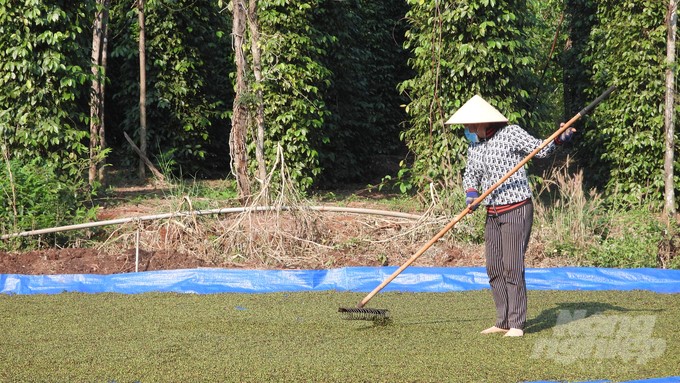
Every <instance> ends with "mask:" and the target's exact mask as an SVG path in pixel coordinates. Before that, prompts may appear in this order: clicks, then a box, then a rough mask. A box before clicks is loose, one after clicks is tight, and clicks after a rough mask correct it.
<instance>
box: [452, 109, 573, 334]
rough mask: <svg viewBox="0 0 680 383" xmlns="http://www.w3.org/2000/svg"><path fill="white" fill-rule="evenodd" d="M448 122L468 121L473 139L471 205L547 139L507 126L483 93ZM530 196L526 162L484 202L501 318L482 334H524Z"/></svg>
mask: <svg viewBox="0 0 680 383" xmlns="http://www.w3.org/2000/svg"><path fill="white" fill-rule="evenodd" d="M446 123H447V124H462V125H464V127H465V136H466V137H467V139H468V140H469V141H470V143H469V147H468V159H467V164H466V166H465V171H464V175H463V187H464V189H465V196H466V199H465V202H466V204H468V205H470V204H471V203H472V202H473V201H474V200H475V199H477V198H478V197H479V196H480V191H484V190H487V189H489V188H490V187H491V186H492V185H494V184H495V183H496V182H498V180H500V179H501V178H503V176H505V175H506V174H507V173H508V172H509V171H510V170H511V169H513V168H514V167H515V166H517V164H518V163H519V162H521V161H522V160H523V159H524V158H525V157H526V156H527V155H528V154H529V153H531V152H532V151H533V150H534V149H536V148H537V147H539V146H540V144H541V143H542V141H541V140H539V139H537V138H534V137H533V136H531V135H530V134H529V133H527V132H526V131H524V130H523V129H522V128H520V127H519V126H517V125H508V124H507V123H508V119H507V118H506V117H505V116H503V115H502V114H501V113H500V112H499V111H498V110H496V108H494V107H493V106H491V105H490V104H489V103H487V102H486V101H484V99H482V98H481V97H480V96H474V97H473V98H472V99H470V100H469V101H468V102H466V103H465V104H464V105H463V106H462V107H461V108H460V109H459V110H458V111H457V112H456V113H455V114H454V115H453V116H451V118H450V119H449V120H448V121H447V122H446ZM575 131H576V130H575V129H573V128H569V129H567V130H566V131H565V132H564V133H562V134H561V135H560V136H559V137H557V138H556V139H555V141H554V142H551V143H550V144H548V145H547V146H546V147H545V148H543V149H542V150H540V151H539V152H538V153H537V154H536V157H537V158H545V157H547V156H548V155H550V154H551V153H552V152H553V151H554V150H555V148H556V145H560V144H562V143H563V142H567V141H569V140H571V137H572V135H573V133H574V132H575ZM531 196H532V193H531V189H530V188H529V180H528V178H527V174H526V169H525V168H524V167H523V168H521V169H520V170H518V171H517V172H516V173H514V174H513V175H512V176H510V177H509V178H508V179H507V180H506V181H505V182H503V184H501V185H500V186H499V187H498V188H496V189H495V190H494V191H493V192H491V194H489V196H488V197H486V198H485V199H484V201H483V202H482V204H483V205H485V206H486V214H487V216H486V224H485V229H484V240H485V248H486V249H485V253H486V254H485V257H486V272H487V275H488V276H489V284H490V285H491V291H492V294H493V300H494V303H495V305H496V323H495V324H494V325H493V326H491V327H489V328H487V329H486V330H483V331H482V334H494V333H503V334H505V336H510V337H516V336H523V335H524V325H525V323H526V312H527V294H526V283H525V279H524V254H525V252H526V249H527V245H528V244H529V237H530V234H531V226H532V224H533V212H534V209H533V204H532V202H531ZM476 207H477V206H472V207H471V208H472V209H473V210H474V209H476Z"/></svg>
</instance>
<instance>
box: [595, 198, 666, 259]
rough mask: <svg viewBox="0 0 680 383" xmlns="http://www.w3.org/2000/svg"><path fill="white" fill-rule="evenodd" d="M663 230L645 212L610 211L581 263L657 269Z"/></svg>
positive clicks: (652, 217) (654, 217)
mask: <svg viewBox="0 0 680 383" xmlns="http://www.w3.org/2000/svg"><path fill="white" fill-rule="evenodd" d="M664 229H665V228H664V226H663V224H662V223H661V222H660V221H659V220H658V219H657V217H656V216H655V215H653V214H650V212H649V211H647V210H643V209H637V210H629V211H623V212H614V213H612V215H611V216H610V217H609V223H608V225H607V230H606V231H604V232H602V233H601V241H600V243H599V245H597V246H595V247H593V248H592V249H590V250H589V251H588V252H587V253H586V254H585V255H584V259H583V262H584V263H585V264H587V265H591V266H601V267H626V268H635V267H657V266H659V264H658V254H659V245H660V244H661V243H662V242H663V240H664V234H663V233H664Z"/></svg>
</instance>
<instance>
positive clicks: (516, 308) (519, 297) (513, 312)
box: [484, 202, 534, 329]
mask: <svg viewBox="0 0 680 383" xmlns="http://www.w3.org/2000/svg"><path fill="white" fill-rule="evenodd" d="M533 221H534V206H533V204H532V203H531V202H529V203H526V204H524V205H522V206H520V207H518V208H517V209H514V210H511V211H509V212H507V213H503V214H500V215H492V214H489V215H487V217H486V226H485V229H484V239H485V242H486V273H487V275H488V276H489V284H490V285H491V292H492V294H493V300H494V303H495V305H496V324H495V326H496V327H500V328H505V329H507V328H518V329H524V325H525V323H526V317H527V288H526V283H525V280H524V254H525V252H526V250H527V246H528V244H529V236H530V235H531V226H532V225H533Z"/></svg>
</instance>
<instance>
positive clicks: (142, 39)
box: [137, 0, 148, 180]
mask: <svg viewBox="0 0 680 383" xmlns="http://www.w3.org/2000/svg"><path fill="white" fill-rule="evenodd" d="M137 11H138V18H139V150H140V151H141V152H142V155H144V156H145V157H148V156H147V154H146V34H145V27H144V0H138V2H137ZM145 169H146V168H145V164H144V160H142V159H141V158H140V159H139V169H138V175H139V178H140V179H141V180H144V179H145V178H146V170H145Z"/></svg>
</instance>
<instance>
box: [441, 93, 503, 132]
mask: <svg viewBox="0 0 680 383" xmlns="http://www.w3.org/2000/svg"><path fill="white" fill-rule="evenodd" d="M492 122H508V118H507V117H505V116H504V115H503V114H502V113H501V112H499V111H498V110H497V109H496V108H494V107H493V106H491V104H489V103H488V102H486V101H484V99H483V98H481V97H480V96H477V95H475V96H474V97H472V98H471V99H470V100H468V101H467V102H466V103H465V104H464V105H463V106H461V107H460V109H458V111H457V112H456V113H454V114H453V116H451V117H450V118H449V119H448V120H447V121H446V124H447V125H454V124H465V125H467V124H483V123H492Z"/></svg>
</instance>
